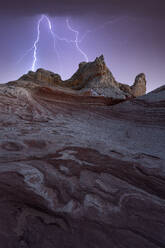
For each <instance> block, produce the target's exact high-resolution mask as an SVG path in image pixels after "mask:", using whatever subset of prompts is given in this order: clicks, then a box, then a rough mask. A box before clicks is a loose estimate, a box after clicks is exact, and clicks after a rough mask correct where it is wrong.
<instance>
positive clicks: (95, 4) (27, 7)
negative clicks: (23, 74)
mask: <svg viewBox="0 0 165 248" xmlns="http://www.w3.org/2000/svg"><path fill="white" fill-rule="evenodd" d="M41 13H47V14H49V15H52V16H54V15H58V16H59V15H67V14H69V15H86V14H88V15H89V14H91V15H92V14H99V15H109V16H111V15H133V16H135V15H136V16H141V17H150V18H165V15H164V13H165V1H164V0H139V1H133V0H109V1H107V0H62V1H55V0H26V1H23V0H5V1H1V2H0V14H1V15H8V14H9V15H13V16H14V15H15V16H17V15H19V16H21V15H22V16H25V15H27V16H30V15H35V14H41Z"/></svg>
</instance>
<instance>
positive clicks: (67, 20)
mask: <svg viewBox="0 0 165 248" xmlns="http://www.w3.org/2000/svg"><path fill="white" fill-rule="evenodd" d="M66 24H67V27H68V29H69V30H70V31H72V32H74V33H75V41H74V42H75V45H76V48H77V50H78V51H79V52H80V53H81V54H82V55H83V56H84V58H85V60H86V62H88V61H89V59H88V56H87V54H86V53H85V52H84V51H83V50H82V49H81V48H80V46H79V31H77V30H75V29H73V28H72V27H71V25H70V23H69V19H68V18H67V19H66Z"/></svg>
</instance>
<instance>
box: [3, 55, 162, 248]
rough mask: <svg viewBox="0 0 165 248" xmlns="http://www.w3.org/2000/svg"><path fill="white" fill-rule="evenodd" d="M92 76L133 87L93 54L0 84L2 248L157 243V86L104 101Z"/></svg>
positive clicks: (117, 247)
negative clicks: (74, 68) (62, 72)
mask: <svg viewBox="0 0 165 248" xmlns="http://www.w3.org/2000/svg"><path fill="white" fill-rule="evenodd" d="M96 65H97V66H98V67H97V66H96ZM89 68H93V71H91V76H90V71H89ZM94 68H95V69H94ZM96 68H98V71H99V72H103V71H104V73H105V74H101V75H100V74H99V75H98V74H97V69H96ZM95 70H96V71H95ZM50 75H52V76H50ZM96 75H97V76H96ZM51 78H53V79H51ZM99 79H100V80H103V81H101V82H99ZM104 79H105V81H104ZM141 79H142V80H144V78H143V75H141V76H139V77H138V78H137V80H136V82H135V84H136V85H134V86H133V87H134V90H135V88H136V87H138V86H137V85H138V84H140V85H141V84H143V82H142V81H141ZM56 80H57V81H56ZM75 80H77V81H76V83H73V82H75ZM94 82H96V85H95V83H94ZM100 84H103V88H104V87H105V88H108V87H110V88H111V87H114V92H120V91H121V92H123V93H122V94H123V95H127V94H128V95H130V96H131V94H132V88H131V87H129V86H127V85H122V84H119V83H117V82H116V81H115V79H114V78H113V76H112V74H111V73H110V72H109V71H108V69H107V68H106V66H105V65H104V63H103V60H102V58H101V59H100V58H99V59H97V60H96V61H95V62H93V63H83V64H80V67H79V70H78V72H77V73H76V74H75V75H74V76H73V77H72V78H71V79H70V80H67V81H66V82H63V81H61V79H60V77H59V76H57V75H55V74H51V72H46V71H44V70H38V71H37V72H36V73H34V72H30V73H28V74H27V75H24V76H23V77H22V78H21V79H20V80H18V81H16V82H10V83H8V84H4V85H0V247H1V248H55V247H56V248H60V247H62V248H102V247H104V248H126V247H127V248H160V247H162V248H163V247H165V235H164V234H165V153H164V149H165V146H164V145H165V143H164V141H165V86H162V87H161V88H159V89H157V90H155V91H153V92H151V93H149V94H147V95H144V96H141V97H137V98H134V97H133V98H131V97H130V99H128V98H127V101H124V102H121V103H119V104H117V105H113V106H106V101H107V99H110V98H107V97H104V96H103V95H102V96H98V95H95V96H92V95H90V94H87V93H88V91H90V90H94V91H97V90H98V89H100V88H101V86H100ZM78 86H79V87H78ZM80 86H81V87H80ZM117 88H118V90H120V91H116V89H117ZM85 89H86V90H85ZM103 91H104V90H103ZM129 91H130V92H129ZM85 92H86V93H85ZM135 92H136V93H135V94H140V93H139V92H137V88H136V90H135ZM141 92H142V91H141ZM98 94H99V91H98ZM109 94H110V93H109ZM114 99H115V98H114ZM117 102H118V101H117ZM113 104H114V101H113Z"/></svg>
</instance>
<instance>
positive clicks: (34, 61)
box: [32, 15, 44, 71]
mask: <svg viewBox="0 0 165 248" xmlns="http://www.w3.org/2000/svg"><path fill="white" fill-rule="evenodd" d="M43 19H44V15H42V16H41V18H40V19H39V21H38V24H37V38H36V40H35V42H34V46H33V47H34V53H33V64H32V71H34V70H35V66H36V62H37V48H38V43H39V40H40V24H41V22H42V20H43Z"/></svg>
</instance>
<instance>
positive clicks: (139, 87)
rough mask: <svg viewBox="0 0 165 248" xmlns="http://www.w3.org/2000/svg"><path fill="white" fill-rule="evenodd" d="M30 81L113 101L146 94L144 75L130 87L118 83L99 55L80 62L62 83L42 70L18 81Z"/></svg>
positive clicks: (58, 78)
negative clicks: (88, 60) (76, 68)
mask: <svg viewBox="0 0 165 248" xmlns="http://www.w3.org/2000/svg"><path fill="white" fill-rule="evenodd" d="M22 80H23V81H32V82H33V83H36V84H38V85H42V86H47V87H62V88H65V89H70V90H72V92H73V93H75V94H81V95H91V96H92V95H93V96H105V97H111V98H113V99H121V100H124V99H128V98H132V97H137V96H142V95H144V94H145V93H146V79H145V75H144V74H143V73H142V74H139V75H138V76H137V77H136V79H135V83H134V84H133V85H132V86H129V85H126V84H121V83H118V82H117V81H116V80H115V78H114V76H113V74H112V73H111V72H110V70H109V69H108V67H107V66H106V64H105V61H104V57H103V55H101V56H100V57H99V58H96V59H95V61H93V62H89V63H86V62H82V63H80V64H79V68H78V70H77V72H76V73H75V74H74V75H73V76H72V77H71V78H70V79H68V80H65V81H63V80H62V79H61V77H60V76H59V75H58V74H55V73H53V72H50V71H46V70H44V69H38V70H37V71H36V72H32V71H30V72H28V74H25V75H23V76H22V77H21V78H20V79H19V80H18V81H22Z"/></svg>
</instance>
